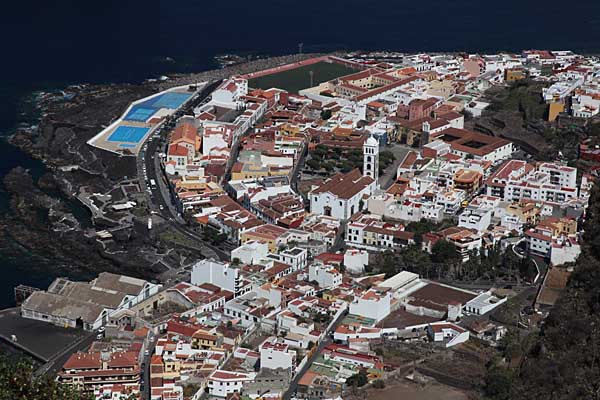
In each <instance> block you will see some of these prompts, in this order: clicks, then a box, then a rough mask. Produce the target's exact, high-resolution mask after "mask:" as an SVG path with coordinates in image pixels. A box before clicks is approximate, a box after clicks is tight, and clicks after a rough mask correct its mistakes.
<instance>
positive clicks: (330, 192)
mask: <svg viewBox="0 0 600 400" xmlns="http://www.w3.org/2000/svg"><path fill="white" fill-rule="evenodd" d="M376 185H377V183H376V181H375V180H374V179H373V178H372V177H370V176H362V174H361V173H360V171H359V170H358V169H354V170H352V171H350V172H348V173H347V174H342V173H339V174H336V175H334V176H333V177H331V178H329V179H327V180H326V181H325V182H324V183H323V184H322V185H320V186H319V187H317V188H316V189H314V190H312V191H311V192H310V194H309V196H310V211H311V212H312V213H313V214H317V215H326V216H332V217H335V218H337V219H339V220H347V219H349V218H350V217H351V216H352V215H354V214H355V213H357V212H359V211H361V210H363V209H365V208H366V206H367V201H366V199H367V198H368V197H369V196H370V195H371V193H373V192H374V191H375V189H376Z"/></svg>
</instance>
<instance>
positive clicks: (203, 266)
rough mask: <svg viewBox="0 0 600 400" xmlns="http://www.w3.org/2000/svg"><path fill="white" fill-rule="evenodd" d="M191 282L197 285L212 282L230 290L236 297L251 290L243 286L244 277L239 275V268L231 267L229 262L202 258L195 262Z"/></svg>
mask: <svg viewBox="0 0 600 400" xmlns="http://www.w3.org/2000/svg"><path fill="white" fill-rule="evenodd" d="M191 282H192V284H193V285H196V286H199V285H202V284H203V283H211V284H213V285H216V286H219V287H220V288H222V289H225V290H229V291H230V292H232V293H234V294H235V296H236V297H237V296H240V295H242V294H243V293H245V292H246V291H247V290H249V288H244V287H242V283H241V282H242V279H241V277H240V276H239V270H238V269H237V268H233V267H230V266H229V264H223V263H220V262H215V261H211V260H201V261H198V262H197V263H196V264H194V266H193V267H192V276H191Z"/></svg>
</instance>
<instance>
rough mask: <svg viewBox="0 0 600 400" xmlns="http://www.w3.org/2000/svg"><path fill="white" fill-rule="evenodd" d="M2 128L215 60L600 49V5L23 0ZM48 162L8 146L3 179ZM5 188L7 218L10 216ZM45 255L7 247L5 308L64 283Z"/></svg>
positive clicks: (3, 66) (0, 71)
mask: <svg viewBox="0 0 600 400" xmlns="http://www.w3.org/2000/svg"><path fill="white" fill-rule="evenodd" d="M0 38H2V39H0V41H1V44H2V46H1V49H2V63H0V77H1V78H0V105H1V107H0V134H1V135H4V136H6V135H8V134H10V133H11V132H12V131H14V129H15V128H16V127H17V126H18V125H19V124H31V123H34V122H35V121H34V118H35V114H32V112H31V107H30V103H28V99H31V94H32V92H34V91H39V90H52V89H59V88H61V87H64V86H66V85H68V84H75V83H106V82H115V83H119V82H141V81H143V80H144V79H146V78H151V77H157V76H160V75H162V74H167V73H171V72H192V71H203V70H207V69H212V68H215V67H216V64H215V62H214V56H215V55H222V54H226V53H237V54H254V55H281V54H290V53H294V52H296V51H297V49H298V44H299V43H303V49H304V51H305V52H320V51H332V50H358V49H361V50H397V51H404V52H418V51H472V52H495V51H501V50H506V51H519V50H522V49H528V48H544V49H571V50H574V51H577V52H583V53H595V52H598V51H599V50H600V2H598V1H597V0H578V1H577V2H574V3H572V4H571V5H570V6H568V5H567V4H565V3H564V2H562V1H557V0H545V1H541V0H528V1H523V0H505V1H503V2H489V1H488V2H486V1H474V0H454V1H447V0H446V1H440V0H431V1H429V2H422V3H419V2H414V1H408V0H395V1H394V0H392V1H388V2H386V3H371V2H366V1H364V0H361V1H359V0H345V1H339V0H329V1H316V0H305V1H285V0H255V1H248V0H229V1H206V0H170V1H157V0H148V1H138V0H135V1H128V0H119V1H113V0H108V1H102V2H86V1H75V0H57V1H54V2H47V1H41V0H37V1H36V0H21V1H18V2H9V3H8V4H6V5H3V10H2V13H0ZM16 166H24V167H26V168H29V169H31V170H32V171H33V174H34V175H40V174H42V173H43V172H44V167H43V164H42V163H40V162H38V161H35V160H32V159H31V158H29V157H28V156H27V155H26V154H23V153H22V152H20V151H19V150H18V149H15V148H14V147H12V146H10V145H8V144H7V143H6V142H5V141H0V179H1V178H3V177H4V175H5V174H6V173H7V172H8V171H10V170H11V169H12V168H14V167H16ZM8 201H9V199H8V197H7V195H6V192H5V191H4V189H3V187H2V185H1V184H0V218H2V215H5V214H3V213H6V212H9V211H8V208H7V205H8ZM51 262H52V260H45V261H42V260H40V259H39V257H37V255H32V254H23V255H21V256H19V257H15V256H14V249H7V248H6V247H3V248H0V269H1V272H0V273H2V276H3V279H2V280H0V308H3V307H7V306H11V305H12V304H13V295H12V288H13V287H14V286H15V285H16V284H18V283H26V284H30V285H35V286H40V287H45V286H46V285H47V284H48V283H49V282H50V281H51V279H52V278H53V276H52V275H49V274H43V273H42V274H40V273H39V272H36V273H35V274H32V273H31V271H32V270H35V271H39V270H43V269H44V263H51Z"/></svg>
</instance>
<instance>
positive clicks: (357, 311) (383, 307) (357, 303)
mask: <svg viewBox="0 0 600 400" xmlns="http://www.w3.org/2000/svg"><path fill="white" fill-rule="evenodd" d="M391 299H392V295H391V292H390V291H384V292H380V291H378V290H376V289H369V290H368V291H366V292H365V293H364V294H363V295H362V296H360V297H357V298H355V299H354V301H352V303H350V314H354V315H359V316H361V317H365V318H370V319H373V320H375V322H379V321H381V320H382V319H384V318H385V317H387V316H388V315H389V314H390V303H391Z"/></svg>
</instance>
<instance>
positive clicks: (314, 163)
mask: <svg viewBox="0 0 600 400" xmlns="http://www.w3.org/2000/svg"><path fill="white" fill-rule="evenodd" d="M306 165H307V166H308V167H309V168H310V169H312V170H313V171H318V170H320V169H321V162H320V161H319V160H317V159H314V158H311V159H310V160H308V161H306Z"/></svg>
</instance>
